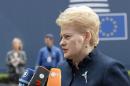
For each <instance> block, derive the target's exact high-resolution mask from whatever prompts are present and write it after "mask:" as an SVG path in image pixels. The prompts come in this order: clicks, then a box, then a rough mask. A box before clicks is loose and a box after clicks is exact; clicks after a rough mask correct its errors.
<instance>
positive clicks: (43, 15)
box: [0, 0, 130, 70]
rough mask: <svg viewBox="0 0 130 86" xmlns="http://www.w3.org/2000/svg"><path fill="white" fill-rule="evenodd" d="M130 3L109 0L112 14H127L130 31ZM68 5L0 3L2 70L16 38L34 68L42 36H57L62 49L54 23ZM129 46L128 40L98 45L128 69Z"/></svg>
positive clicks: (61, 0) (57, 1)
mask: <svg viewBox="0 0 130 86" xmlns="http://www.w3.org/2000/svg"><path fill="white" fill-rule="evenodd" d="M128 3H130V1H129V0H109V4H110V9H111V11H112V12H114V13H120V12H125V13H127V15H128V16H127V18H128V19H127V20H128V28H129V19H130V16H129V15H130V10H129V8H128V6H129V5H128ZM68 5H69V0H0V69H1V70H3V69H5V68H6V64H5V58H6V53H7V51H9V50H10V49H11V41H12V39H13V38H14V37H20V38H22V40H23V42H24V50H25V51H26V53H27V57H28V61H27V66H28V67H34V66H35V63H36V58H37V53H38V51H39V49H40V48H41V47H42V46H43V45H44V43H43V37H44V35H45V34H46V33H52V34H54V36H55V39H56V41H55V44H56V45H57V46H59V44H58V42H59V35H58V33H59V29H58V28H59V27H58V26H57V25H56V23H55V20H56V18H57V16H58V15H59V13H60V12H61V11H63V10H64V9H65V8H67V7H68ZM128 31H129V30H128ZM128 34H129V32H128ZM128 36H129V35H128ZM129 47H130V39H129V37H128V40H122V41H101V42H100V44H99V48H100V49H101V51H103V52H104V53H106V54H108V55H109V56H112V57H113V58H116V59H118V60H120V61H121V62H122V63H123V64H124V65H125V66H126V67H127V68H128V69H130V62H129V61H130V53H129V50H130V49H129Z"/></svg>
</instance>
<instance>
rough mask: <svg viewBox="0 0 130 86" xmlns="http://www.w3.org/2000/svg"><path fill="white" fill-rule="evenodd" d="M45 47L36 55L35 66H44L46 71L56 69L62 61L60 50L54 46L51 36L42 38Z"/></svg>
mask: <svg viewBox="0 0 130 86" xmlns="http://www.w3.org/2000/svg"><path fill="white" fill-rule="evenodd" d="M44 42H45V46H44V47H43V48H41V49H40V51H39V54H38V61H37V66H44V67H46V68H48V69H50V68H52V67H57V65H58V64H59V63H60V62H61V61H63V55H62V52H61V50H60V49H59V48H58V47H56V46H55V45H54V37H53V35H52V34H46V35H45V37H44Z"/></svg>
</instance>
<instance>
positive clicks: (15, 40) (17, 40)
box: [12, 37, 23, 50]
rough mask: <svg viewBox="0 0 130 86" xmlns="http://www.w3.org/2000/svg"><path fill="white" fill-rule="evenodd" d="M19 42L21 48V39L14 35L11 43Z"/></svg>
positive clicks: (20, 48)
mask: <svg viewBox="0 0 130 86" xmlns="http://www.w3.org/2000/svg"><path fill="white" fill-rule="evenodd" d="M16 42H17V43H19V50H22V49H23V43H22V40H21V39H20V38H18V37H15V38H14V39H13V40H12V44H14V43H16Z"/></svg>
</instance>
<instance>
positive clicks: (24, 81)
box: [18, 68, 34, 86]
mask: <svg viewBox="0 0 130 86" xmlns="http://www.w3.org/2000/svg"><path fill="white" fill-rule="evenodd" d="M33 74H34V70H32V69H30V68H27V69H26V70H25V72H24V73H23V75H22V77H21V78H20V79H19V85H18V86H28V83H29V81H30V80H31V78H32V76H33Z"/></svg>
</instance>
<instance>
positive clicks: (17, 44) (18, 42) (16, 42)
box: [13, 40, 20, 50]
mask: <svg viewBox="0 0 130 86" xmlns="http://www.w3.org/2000/svg"><path fill="white" fill-rule="evenodd" d="M19 48H20V41H19V40H14V41H13V49H15V50H19Z"/></svg>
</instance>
